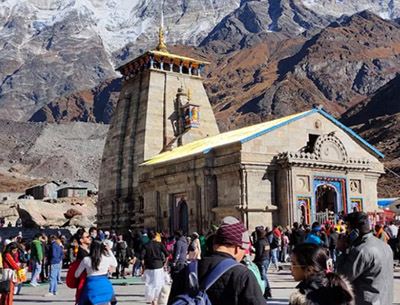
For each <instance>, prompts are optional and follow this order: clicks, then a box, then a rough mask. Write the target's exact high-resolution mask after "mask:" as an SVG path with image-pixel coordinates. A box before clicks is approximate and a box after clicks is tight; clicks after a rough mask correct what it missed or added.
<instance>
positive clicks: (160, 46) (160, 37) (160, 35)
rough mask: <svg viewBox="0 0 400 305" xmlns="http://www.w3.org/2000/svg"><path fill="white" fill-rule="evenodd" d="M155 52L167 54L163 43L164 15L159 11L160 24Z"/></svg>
mask: <svg viewBox="0 0 400 305" xmlns="http://www.w3.org/2000/svg"><path fill="white" fill-rule="evenodd" d="M157 51H162V52H168V50H167V46H166V45H165V43H164V14H163V11H162V10H161V23H160V29H159V31H158V46H157Z"/></svg>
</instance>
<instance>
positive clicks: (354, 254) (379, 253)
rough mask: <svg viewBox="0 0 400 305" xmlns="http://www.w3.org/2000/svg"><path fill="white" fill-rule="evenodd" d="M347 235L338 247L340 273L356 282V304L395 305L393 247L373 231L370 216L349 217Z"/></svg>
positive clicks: (354, 285) (339, 240) (354, 214)
mask: <svg viewBox="0 0 400 305" xmlns="http://www.w3.org/2000/svg"><path fill="white" fill-rule="evenodd" d="M344 220H345V222H346V224H347V235H341V237H340V238H339V239H338V241H337V244H336V249H337V250H339V251H341V255H339V256H338V257H337V261H336V264H337V266H336V270H337V273H339V274H341V275H344V276H345V277H346V278H347V279H348V281H350V283H351V284H352V285H353V288H354V294H355V304H356V305H373V304H374V305H375V304H376V305H386V304H388V305H389V304H393V255H392V251H391V249H390V247H389V246H388V245H387V244H386V243H384V242H383V241H381V240H379V239H378V238H375V236H373V235H372V233H371V227H370V225H369V220H368V215H367V214H366V213H364V212H354V213H350V214H348V215H347V216H346V217H345V219H344Z"/></svg>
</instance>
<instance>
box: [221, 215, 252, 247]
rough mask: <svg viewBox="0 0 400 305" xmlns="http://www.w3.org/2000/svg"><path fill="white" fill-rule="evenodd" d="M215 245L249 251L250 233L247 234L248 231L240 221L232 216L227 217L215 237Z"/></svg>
mask: <svg viewBox="0 0 400 305" xmlns="http://www.w3.org/2000/svg"><path fill="white" fill-rule="evenodd" d="M214 243H215V244H218V245H233V246H239V247H241V248H242V249H248V248H249V244H250V238H249V232H247V229H246V228H245V226H244V225H243V223H242V222H241V221H240V220H238V219H236V218H235V217H232V216H227V217H225V218H224V219H222V221H221V224H220V226H219V228H218V230H217V233H216V234H215V237H214Z"/></svg>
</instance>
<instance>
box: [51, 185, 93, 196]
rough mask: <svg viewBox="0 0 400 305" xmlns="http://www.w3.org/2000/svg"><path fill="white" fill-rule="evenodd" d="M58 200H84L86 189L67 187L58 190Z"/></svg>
mask: <svg viewBox="0 0 400 305" xmlns="http://www.w3.org/2000/svg"><path fill="white" fill-rule="evenodd" d="M57 193H58V198H66V197H67V198H86V197H87V193H88V189H87V187H80V186H67V187H64V188H61V189H59V190H58V192H57Z"/></svg>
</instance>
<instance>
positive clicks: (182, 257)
mask: <svg viewBox="0 0 400 305" xmlns="http://www.w3.org/2000/svg"><path fill="white" fill-rule="evenodd" d="M187 251H188V244H187V241H186V237H185V236H182V237H181V238H179V239H178V240H177V241H176V243H175V247H174V258H173V260H172V262H173V263H175V264H176V263H178V262H179V263H183V262H186V254H187Z"/></svg>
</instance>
